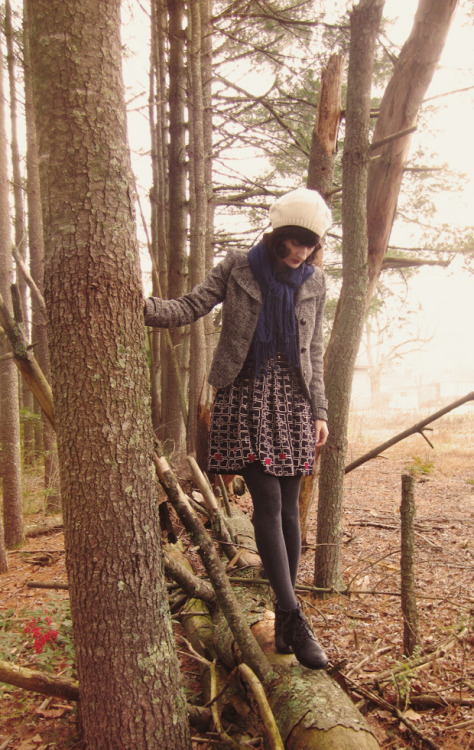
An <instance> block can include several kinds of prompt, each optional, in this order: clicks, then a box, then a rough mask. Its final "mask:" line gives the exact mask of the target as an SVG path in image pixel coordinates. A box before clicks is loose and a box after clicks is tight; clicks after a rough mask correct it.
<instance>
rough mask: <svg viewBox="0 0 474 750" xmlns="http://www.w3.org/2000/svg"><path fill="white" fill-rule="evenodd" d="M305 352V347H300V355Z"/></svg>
mask: <svg viewBox="0 0 474 750" xmlns="http://www.w3.org/2000/svg"><path fill="white" fill-rule="evenodd" d="M305 351H306V347H305V346H303V347H301V354H304V353H305Z"/></svg>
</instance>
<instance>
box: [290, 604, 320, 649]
mask: <svg viewBox="0 0 474 750" xmlns="http://www.w3.org/2000/svg"><path fill="white" fill-rule="evenodd" d="M292 619H293V623H292V625H293V628H294V630H293V633H294V640H295V641H297V642H300V641H304V640H306V639H307V638H311V639H312V640H313V641H315V640H316V639H315V637H314V633H313V631H312V629H311V626H310V624H309V623H308V622H307V620H306V618H305V616H304V614H303V613H302V611H301V609H297V610H296V612H294V613H292Z"/></svg>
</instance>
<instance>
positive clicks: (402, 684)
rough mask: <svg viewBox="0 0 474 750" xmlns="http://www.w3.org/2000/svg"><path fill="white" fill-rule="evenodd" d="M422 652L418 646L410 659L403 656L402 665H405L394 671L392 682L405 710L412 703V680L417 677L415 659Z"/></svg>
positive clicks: (401, 706)
mask: <svg viewBox="0 0 474 750" xmlns="http://www.w3.org/2000/svg"><path fill="white" fill-rule="evenodd" d="M420 654H421V649H420V647H419V646H417V647H416V648H415V650H414V652H413V655H412V656H411V658H410V659H405V658H403V659H402V661H401V662H399V663H400V665H401V666H402V667H403V669H401V670H400V671H394V672H393V673H392V677H391V679H392V683H393V685H394V687H395V690H396V691H397V695H398V702H399V706H400V708H401V710H402V711H405V710H406V709H407V708H408V706H409V704H410V692H411V686H412V682H413V681H414V680H415V679H417V675H416V671H414V670H413V669H412V667H413V661H414V660H416V658H417V657H419V656H420Z"/></svg>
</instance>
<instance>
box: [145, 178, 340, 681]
mask: <svg viewBox="0 0 474 750" xmlns="http://www.w3.org/2000/svg"><path fill="white" fill-rule="evenodd" d="M270 222H271V225H272V232H270V233H268V234H265V235H264V237H263V239H262V241H261V242H259V243H258V244H257V245H256V246H255V247H253V248H252V249H251V250H250V252H248V253H246V252H243V251H238V250H231V251H229V252H228V253H227V255H226V257H225V258H224V260H223V261H221V262H220V263H219V264H218V265H217V266H215V268H213V269H212V270H211V271H210V273H209V274H208V276H207V277H206V279H205V281H204V282H203V283H202V284H200V285H198V286H197V287H195V288H194V289H193V290H192V291H191V292H190V293H189V294H186V295H184V296H183V297H180V298H179V299H177V300H162V299H159V298H156V297H153V298H150V299H148V300H146V302H145V323H146V324H147V325H150V326H158V327H167V328H171V327H174V326H182V325H186V324H188V323H191V322H193V321H195V320H197V319H198V318H200V317H201V316H203V315H205V314H206V313H208V312H209V311H210V310H212V309H213V307H215V305H217V304H218V303H220V302H222V303H223V307H222V331H221V335H220V338H219V342H218V345H217V348H216V352H215V355H214V359H213V363H212V366H211V370H210V373H209V382H210V384H211V385H213V386H215V387H216V389H217V390H216V394H215V399H214V405H213V411H212V418H211V428H210V438H209V464H208V470H209V471H210V472H214V473H224V474H241V475H242V476H243V477H244V479H245V482H246V484H247V487H248V489H249V492H250V495H251V497H252V502H253V508H254V514H253V522H254V526H255V539H256V543H257V549H258V551H259V554H260V557H261V559H262V563H263V565H264V568H265V572H266V575H267V577H268V580H269V582H270V585H271V587H272V589H273V591H274V594H275V597H276V604H275V646H276V650H277V651H279V652H281V653H292V652H294V654H295V656H296V658H297V659H298V661H300V662H301V664H303V665H305V666H306V667H309V668H311V669H321V668H324V667H326V666H327V663H328V660H327V657H326V655H325V653H324V651H323V650H322V649H321V647H320V646H319V644H318V643H317V641H316V639H315V637H314V634H313V632H312V630H311V627H310V625H309V624H308V622H307V621H306V619H305V617H304V615H303V613H302V610H301V607H300V605H299V604H298V601H297V599H296V596H295V590H294V589H295V583H296V575H297V571H298V565H299V559H300V553H301V534H300V526H299V509H298V495H299V489H300V483H301V477H302V476H304V475H307V474H311V473H312V470H313V465H314V454H315V446H322V445H324V443H325V442H326V440H327V436H328V430H327V425H326V420H327V413H326V408H327V401H326V399H325V395H324V383H323V342H322V315H323V306H324V299H325V280H324V274H323V272H322V271H321V270H320V269H319V268H317V267H316V266H314V265H313V263H314V258H315V254H316V252H317V250H318V249H319V248H320V247H321V241H322V238H323V237H324V235H325V234H326V232H327V230H328V229H329V227H330V225H331V213H330V211H329V209H328V207H327V206H326V203H325V202H324V200H323V199H322V197H321V196H320V195H319V193H317V192H316V191H315V190H308V189H306V188H298V189H297V190H293V191H291V192H290V193H287V194H286V195H283V196H282V197H281V198H279V199H277V200H276V201H275V202H274V203H273V205H272V206H271V207H270Z"/></svg>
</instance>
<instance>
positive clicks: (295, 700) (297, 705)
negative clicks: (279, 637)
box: [213, 588, 379, 750]
mask: <svg viewBox="0 0 474 750" xmlns="http://www.w3.org/2000/svg"><path fill="white" fill-rule="evenodd" d="M236 596H237V597H238V600H239V602H240V604H241V606H242V610H243V611H244V612H245V613H246V616H247V619H248V621H249V622H250V623H251V629H252V632H253V633H254V635H255V637H256V639H257V642H258V643H259V645H260V647H261V648H262V650H263V652H264V654H265V655H266V657H267V658H268V660H269V661H270V662H271V664H272V667H273V671H274V673H275V675H272V676H270V677H269V678H267V679H266V680H265V681H264V683H263V684H264V688H265V692H266V694H267V697H268V702H269V704H270V707H271V709H272V711H273V714H274V716H275V719H276V722H277V725H278V729H279V731H280V734H281V736H282V739H283V742H284V745H285V748H287V750H335V748H337V750H376V749H377V748H379V744H378V742H377V740H376V738H375V736H374V735H373V734H372V730H371V729H370V726H369V725H368V723H367V722H366V720H365V719H364V717H363V716H362V714H361V713H360V712H359V711H358V710H357V708H356V707H355V705H354V704H353V703H352V701H351V699H350V698H349V696H348V695H346V693H345V692H344V691H343V690H342V689H341V688H340V687H339V685H338V684H337V683H336V682H335V681H334V680H333V679H332V678H331V677H330V676H329V674H327V673H326V672H324V671H319V670H318V671H315V670H310V669H306V668H305V667H302V666H301V665H300V664H298V662H297V661H296V659H295V657H294V656H292V655H284V654H277V653H276V652H275V646H274V639H273V628H274V615H273V613H272V612H271V611H270V610H269V608H268V606H267V605H268V594H267V592H265V591H263V590H256V589H255V588H253V589H251V590H249V589H248V588H242V589H238V590H236ZM213 625H214V629H215V635H214V642H215V644H216V648H217V650H218V653H219V656H220V658H221V659H222V660H223V661H224V663H225V664H226V666H227V667H228V668H231V667H232V665H235V663H236V662H238V661H239V658H240V655H239V651H238V648H236V644H235V642H234V639H233V637H232V634H231V633H230V631H229V629H228V628H227V626H226V623H225V620H224V618H223V617H222V614H221V613H220V612H219V610H216V611H215V612H214V613H213Z"/></svg>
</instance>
